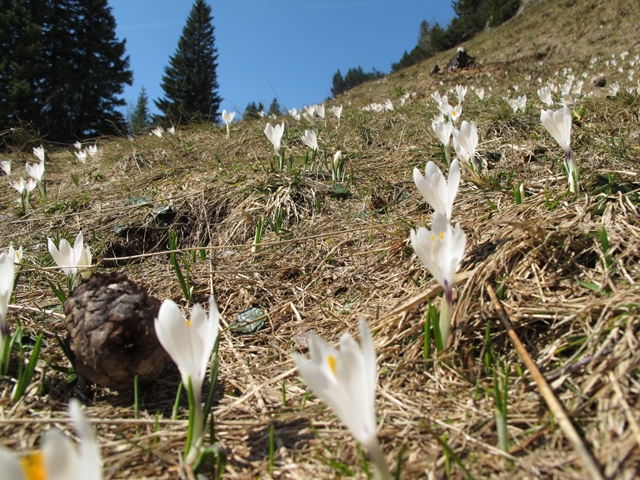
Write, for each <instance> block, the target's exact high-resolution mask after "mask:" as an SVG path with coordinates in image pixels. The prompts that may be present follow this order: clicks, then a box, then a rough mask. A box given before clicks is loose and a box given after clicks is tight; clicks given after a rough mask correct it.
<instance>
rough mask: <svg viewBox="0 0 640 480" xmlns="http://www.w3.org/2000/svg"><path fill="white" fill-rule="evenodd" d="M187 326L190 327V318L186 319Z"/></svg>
mask: <svg viewBox="0 0 640 480" xmlns="http://www.w3.org/2000/svg"><path fill="white" fill-rule="evenodd" d="M189 327H191V319H190V318H188V319H187V328H189Z"/></svg>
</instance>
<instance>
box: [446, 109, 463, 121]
mask: <svg viewBox="0 0 640 480" xmlns="http://www.w3.org/2000/svg"><path fill="white" fill-rule="evenodd" d="M461 115H462V105H460V104H458V105H456V106H455V107H451V110H450V111H449V119H450V120H451V121H452V122H453V123H456V122H457V121H458V120H459V119H460V116H461Z"/></svg>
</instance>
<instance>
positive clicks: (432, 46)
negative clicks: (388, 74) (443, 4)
mask: <svg viewBox="0 0 640 480" xmlns="http://www.w3.org/2000/svg"><path fill="white" fill-rule="evenodd" d="M520 3H521V0H457V1H454V2H453V11H454V12H455V16H454V17H453V18H452V19H451V22H450V23H449V25H448V26H447V27H446V28H443V27H441V26H440V24H439V23H437V22H436V23H435V24H434V25H429V23H428V22H427V21H426V20H423V21H422V23H421V24H420V33H419V35H418V43H417V45H416V46H415V47H414V48H413V50H411V51H410V52H406V51H405V52H404V55H402V58H401V59H400V61H398V62H397V63H393V64H391V70H392V71H394V72H397V71H398V70H402V69H403V68H407V67H410V66H411V65H414V64H416V63H418V62H420V61H422V60H424V59H425V58H429V57H432V56H434V55H435V54H436V53H438V52H442V51H444V50H449V49H450V48H453V47H455V46H457V45H460V44H461V43H463V42H466V41H467V40H469V39H470V38H472V37H473V36H475V35H476V34H477V33H479V32H481V31H483V30H484V29H485V28H487V27H490V28H493V27H497V26H498V25H500V24H501V23H503V22H505V21H506V20H508V19H510V18H511V17H513V16H514V15H515V14H516V12H517V11H518V8H520Z"/></svg>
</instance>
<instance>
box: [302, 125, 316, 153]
mask: <svg viewBox="0 0 640 480" xmlns="http://www.w3.org/2000/svg"><path fill="white" fill-rule="evenodd" d="M301 140H302V142H303V143H304V144H305V145H306V146H307V147H309V148H310V149H311V150H313V151H314V152H315V151H317V150H318V134H317V133H316V132H315V130H305V131H304V135H302V137H301Z"/></svg>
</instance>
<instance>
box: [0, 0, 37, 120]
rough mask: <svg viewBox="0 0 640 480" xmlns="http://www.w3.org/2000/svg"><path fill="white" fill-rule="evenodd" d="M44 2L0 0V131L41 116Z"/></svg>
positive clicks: (34, 0)
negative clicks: (40, 88) (40, 89)
mask: <svg viewBox="0 0 640 480" xmlns="http://www.w3.org/2000/svg"><path fill="white" fill-rule="evenodd" d="M44 4H45V2H44V1H43V0H2V1H1V2H0V130H4V129H7V128H11V127H18V126H22V125H24V124H30V123H31V122H33V121H34V120H37V119H38V118H39V114H40V110H41V107H40V103H39V100H40V99H39V98H38V86H39V85H40V83H41V81H42V77H43V74H44V72H43V70H44V65H43V63H42V23H43V20H42V12H43V10H44V6H45V5H44ZM35 127H36V128H37V125H36V126H35Z"/></svg>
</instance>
